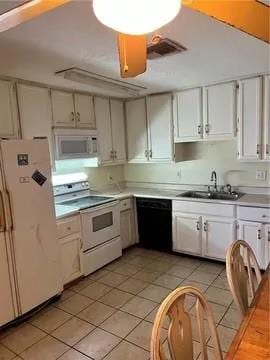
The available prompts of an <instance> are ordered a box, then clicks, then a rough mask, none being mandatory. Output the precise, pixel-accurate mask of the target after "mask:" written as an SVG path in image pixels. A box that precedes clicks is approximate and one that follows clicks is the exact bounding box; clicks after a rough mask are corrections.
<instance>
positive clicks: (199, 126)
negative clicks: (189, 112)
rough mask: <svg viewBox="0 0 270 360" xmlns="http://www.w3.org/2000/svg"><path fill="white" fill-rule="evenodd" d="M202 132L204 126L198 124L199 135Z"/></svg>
mask: <svg viewBox="0 0 270 360" xmlns="http://www.w3.org/2000/svg"><path fill="white" fill-rule="evenodd" d="M201 132H202V126H201V125H198V135H201Z"/></svg>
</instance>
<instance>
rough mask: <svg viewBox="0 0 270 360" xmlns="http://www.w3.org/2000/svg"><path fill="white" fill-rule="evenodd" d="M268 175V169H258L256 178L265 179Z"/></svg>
mask: <svg viewBox="0 0 270 360" xmlns="http://www.w3.org/2000/svg"><path fill="white" fill-rule="evenodd" d="M266 177H267V171H266V170H257V171H256V180H262V181H265V180H266Z"/></svg>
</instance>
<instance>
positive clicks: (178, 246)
mask: <svg viewBox="0 0 270 360" xmlns="http://www.w3.org/2000/svg"><path fill="white" fill-rule="evenodd" d="M217 215H218V216H217ZM235 239H236V219H235V207H234V206H233V205H230V204H228V205H224V204H215V203H200V202H188V201H173V251H176V252H184V253H188V254H193V255H197V256H203V257H208V258H212V259H216V260H222V261H224V260H225V258H226V251H227V249H228V246H229V244H230V243H231V242H232V241H234V240H235Z"/></svg>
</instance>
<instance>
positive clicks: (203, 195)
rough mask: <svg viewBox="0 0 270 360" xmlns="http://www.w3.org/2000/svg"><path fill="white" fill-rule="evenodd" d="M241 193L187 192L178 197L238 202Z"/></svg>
mask: <svg viewBox="0 0 270 360" xmlns="http://www.w3.org/2000/svg"><path fill="white" fill-rule="evenodd" d="M243 195H244V194H243V193H236V192H232V193H223V192H208V191H187V192H185V193H182V194H179V195H177V196H179V197H186V198H193V199H209V200H238V199H239V198H240V197H241V196H243Z"/></svg>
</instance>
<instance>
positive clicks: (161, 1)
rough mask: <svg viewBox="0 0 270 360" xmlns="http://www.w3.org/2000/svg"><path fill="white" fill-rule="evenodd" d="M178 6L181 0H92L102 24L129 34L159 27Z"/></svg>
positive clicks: (171, 17)
mask: <svg viewBox="0 0 270 360" xmlns="http://www.w3.org/2000/svg"><path fill="white" fill-rule="evenodd" d="M180 8H181V0H93V9H94V13H95V15H96V17H97V18H98V19H99V21H100V22H102V24H104V25H106V26H108V27H110V28H112V29H114V30H116V31H118V32H121V33H124V34H129V35H143V34H147V33H151V32H153V31H155V30H157V29H159V28H161V27H162V26H164V25H166V24H168V23H169V22H170V21H171V20H173V19H174V18H175V17H176V15H177V14H178V12H179V10H180Z"/></svg>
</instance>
